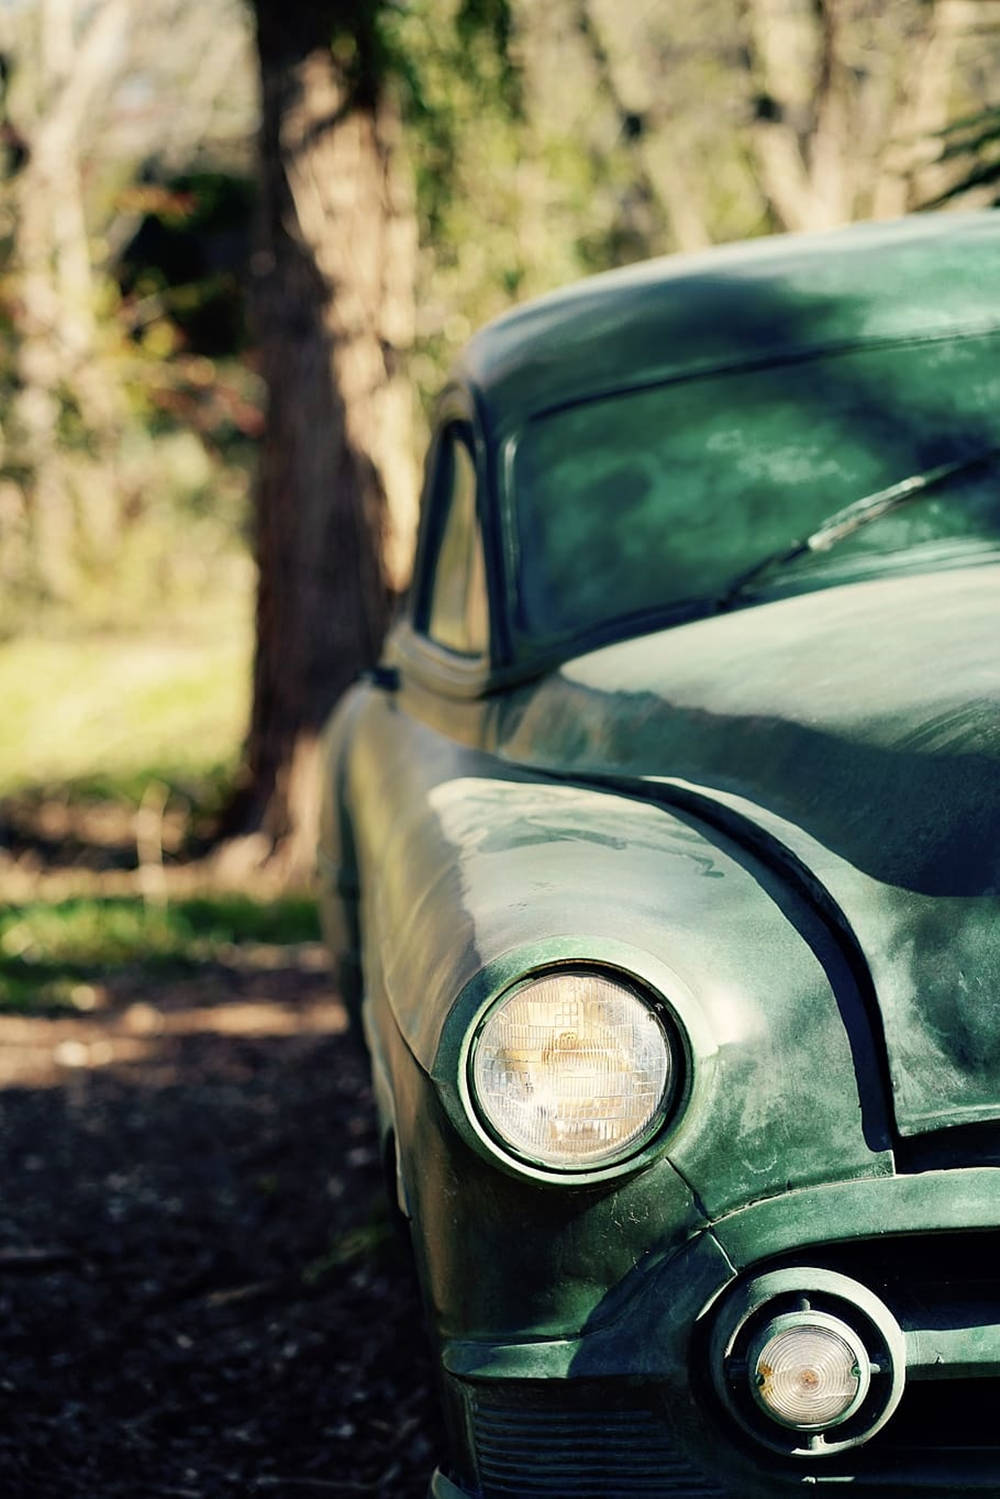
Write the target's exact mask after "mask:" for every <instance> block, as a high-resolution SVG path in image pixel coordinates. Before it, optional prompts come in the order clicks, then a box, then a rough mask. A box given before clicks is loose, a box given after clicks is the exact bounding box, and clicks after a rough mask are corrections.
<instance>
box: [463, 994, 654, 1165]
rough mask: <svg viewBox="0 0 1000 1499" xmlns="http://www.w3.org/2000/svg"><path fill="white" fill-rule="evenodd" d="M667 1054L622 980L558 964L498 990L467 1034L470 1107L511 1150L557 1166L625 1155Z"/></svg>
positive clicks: (645, 1116) (643, 1122)
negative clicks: (471, 1037) (470, 1042)
mask: <svg viewBox="0 0 1000 1499" xmlns="http://www.w3.org/2000/svg"><path fill="white" fill-rule="evenodd" d="M673 1071H674V1063H673V1058H672V1055H671V1047H670V1042H669V1040H668V1037H667V1032H666V1029H665V1027H664V1024H663V1022H662V1021H661V1019H660V1017H659V1016H658V1015H657V1013H656V1011H655V1010H653V1009H652V1008H651V1007H650V1005H648V1004H647V1003H645V1002H644V1001H643V1000H642V999H640V998H639V996H638V995H637V994H634V993H633V992H632V990H631V989H628V988H626V987H625V985H624V984H620V983H617V982H616V981H615V980H613V979H611V978H608V977H606V976H605V975H603V974H599V973H587V972H572V971H569V970H565V969H564V970H559V971H558V972H555V973H549V974H545V975H544V976H542V977H540V978H536V979H531V980H529V981H528V982H527V983H525V984H522V985H521V986H520V987H519V988H517V989H514V990H513V991H512V992H511V993H510V994H508V995H506V996H504V997H502V998H501V999H500V1000H499V1001H498V1002H497V1003H496V1004H495V1005H494V1006H493V1008H492V1009H491V1010H490V1011H489V1013H488V1014H487V1016H486V1018H485V1020H484V1021H483V1023H482V1026H481V1027H480V1030H479V1033H478V1035H477V1037H476V1039H475V1043H474V1047H473V1052H472V1067H471V1083H472V1094H473V1099H474V1102H475V1105H476V1108H477V1110H478V1112H479V1114H480V1116H481V1118H482V1119H483V1121H484V1122H485V1123H486V1124H487V1126H488V1127H489V1128H490V1130H491V1131H492V1132H493V1133H494V1134H495V1135H496V1136H498V1137H499V1139H500V1140H501V1141H502V1142H503V1143H504V1144H505V1145H507V1146H508V1147H509V1148H510V1149H511V1150H513V1151H514V1152H515V1153H516V1154H518V1155H521V1156H525V1157H527V1158H528V1159H529V1160H531V1161H534V1162H536V1163H538V1164H540V1165H543V1166H551V1167H554V1168H556V1169H559V1170H573V1169H577V1170H587V1169H588V1168H594V1167H598V1166H603V1165H607V1164H609V1163H610V1162H612V1161H615V1160H618V1159H620V1158H621V1157H622V1156H623V1155H627V1154H628V1153H629V1152H630V1149H632V1148H634V1147H636V1146H637V1144H639V1143H640V1142H642V1140H643V1139H644V1137H645V1136H646V1135H647V1134H648V1132H649V1130H650V1127H651V1126H652V1125H654V1124H655V1122H656V1121H658V1119H659V1117H660V1116H661V1113H662V1108H663V1103H664V1100H665V1098H666V1097H667V1094H668V1092H669V1090H670V1086H671V1083H672V1081H673Z"/></svg>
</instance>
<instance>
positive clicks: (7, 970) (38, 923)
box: [0, 895, 319, 1011]
mask: <svg viewBox="0 0 1000 1499" xmlns="http://www.w3.org/2000/svg"><path fill="white" fill-rule="evenodd" d="M318 938H319V928H318V924H317V918H316V909H315V904H314V902H313V901H311V900H309V899H307V898H306V897H304V896H303V897H298V896H288V897H285V898H283V899H281V900H276V901H267V902H265V901H257V900H253V899H251V898H250V897H249V896H239V895H219V896H200V897H197V898H193V899H188V900H179V901H176V902H174V903H172V904H171V905H169V906H146V905H145V904H144V903H143V901H142V900H141V899H139V897H134V898H132V897H120V898H114V899H99V898H94V899H76V900H66V901H59V902H57V903H51V902H46V901H32V902H30V903H27V904H24V905H20V906H9V907H7V908H6V909H5V910H3V911H0V1010H7V1011H12V1010H15V1011H17V1010H21V1011H26V1010H37V1009H38V1008H39V1007H44V1008H46V1009H63V1008H65V1009H68V1010H76V1009H79V1008H81V999H82V1001H83V1003H84V1004H86V1002H87V991H88V989H89V988H90V987H91V986H93V985H94V984H95V983H100V982H101V981H102V980H103V979H106V978H107V977H108V976H109V975H110V974H111V973H113V971H114V970H115V969H116V968H121V967H124V966H133V965H141V966H142V967H143V969H144V970H146V971H148V972H151V973H159V974H164V975H165V974H169V973H170V972H172V971H182V970H184V969H189V968H191V967H193V966H195V965H197V964H199V963H205V962H212V961H225V960H226V958H228V957H230V956H231V954H232V949H233V947H234V946H238V945H240V944H247V943H254V944H259V943H268V944H275V945H286V944H291V943H298V942H313V941H316V940H318Z"/></svg>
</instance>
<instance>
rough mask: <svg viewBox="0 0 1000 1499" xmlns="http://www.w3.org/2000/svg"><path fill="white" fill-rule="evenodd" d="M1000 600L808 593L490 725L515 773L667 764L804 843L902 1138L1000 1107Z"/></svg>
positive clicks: (939, 592)
mask: <svg viewBox="0 0 1000 1499" xmlns="http://www.w3.org/2000/svg"><path fill="white" fill-rule="evenodd" d="M998 607H1000V566H996V565H993V566H991V565H984V566H981V567H976V568H972V569H963V570H960V571H954V572H952V571H947V572H944V573H940V574H936V575H933V576H926V575H920V576H918V577H915V578H892V579H888V580H878V581H870V582H864V583H858V584H855V585H853V586H851V587H844V588H839V589H831V590H825V591H823V592H822V593H811V594H807V595H805V596H803V597H800V598H796V599H789V600H784V601H779V602H775V603H771V604H767V605H763V606H761V607H759V608H757V609H755V610H753V611H752V612H751V613H748V614H741V615H739V616H733V615H724V616H721V617H718V618H714V619H710V620H705V621H699V622H696V623H694V624H690V625H686V626H681V627H678V628H676V629H674V630H672V631H669V632H665V633H663V634H655V635H649V636H644V637H642V638H640V639H639V640H636V641H631V642H626V643H623V644H621V645H617V646H609V647H607V648H606V649H605V650H603V651H601V652H598V653H596V654H594V655H593V656H590V657H586V658H583V659H577V660H575V661H572V662H569V663H567V664H566V665H564V666H563V667H562V668H561V669H560V671H559V672H558V673H555V674H553V675H551V676H549V677H547V678H545V679H543V681H542V682H541V683H540V684H538V685H537V686H532V687H528V688H525V689H524V690H522V691H521V692H519V693H513V694H508V695H507V696H505V697H504V699H503V700H502V701H501V702H500V703H499V704H498V705H497V710H496V719H495V721H494V724H493V725H492V726H491V728H492V736H491V737H493V740H494V742H495V744H496V746H497V748H498V751H499V752H500V753H501V754H502V755H503V756H504V758H509V759H511V760H512V761H514V762H516V763H520V764H522V765H523V764H532V765H536V766H538V768H539V769H545V770H552V769H554V768H556V767H558V769H559V771H560V772H561V773H562V774H565V775H568V776H576V777H602V778H608V779H615V780H618V781H620V782H629V783H638V782H641V781H643V780H644V779H646V778H648V777H655V776H657V775H659V774H660V767H662V766H663V765H669V766H670V767H671V770H672V772H673V774H674V776H675V777H677V778H678V779H681V780H691V781H692V782H694V781H696V782H697V783H698V785H699V786H700V787H701V788H702V789H703V791H704V792H705V794H706V797H707V798H711V796H712V794H713V792H714V791H716V790H718V791H722V792H726V793H730V794H731V795H734V796H737V797H740V798H741V799H742V800H743V802H744V803H745V804H748V806H747V808H746V811H747V815H749V816H751V817H753V816H754V814H753V812H752V811H751V810H750V808H760V809H761V811H763V812H766V813H770V814H772V817H773V818H775V819H781V821H782V823H783V825H785V826H787V827H788V828H790V829H791V830H799V835H800V836H798V837H797V838H796V836H795V833H794V831H792V832H791V833H788V834H786V835H785V836H786V837H787V838H789V839H790V840H791V841H792V842H793V843H795V844H797V846H798V852H799V854H800V857H803V858H805V860H806V862H807V863H808V864H809V865H810V867H812V868H813V872H814V873H815V874H817V876H818V877H819V878H821V879H822V880H823V881H824V883H825V885H826V887H827V888H828V889H829V891H830V893H831V895H832V897H833V898H834V900H835V901H836V902H837V904H838V905H839V907H840V909H841V911H842V912H843V913H844V916H845V918H846V920H847V922H848V923H849V924H850V926H851V927H852V929H853V930H854V931H855V933H856V934H857V935H858V937H859V939H860V941H861V945H862V947H863V949H864V952H865V955H866V958H867V961H868V964H869V966H870V968H871V971H872V973H873V977H874V982H875V989H876V994H877V997H878V1003H879V1010H880V1014H881V1019H882V1024H883V1026H884V1028H885V1033H886V1040H887V1045H888V1050H889V1061H890V1070H891V1073H892V1080H893V1093H894V1101H895V1112H896V1120H897V1123H898V1126H899V1129H900V1131H901V1132H902V1133H904V1134H908V1133H915V1132H919V1131H920V1130H922V1129H933V1128H938V1127H941V1126H943V1125H945V1124H947V1123H949V1122H954V1123H961V1122H968V1121H973V1120H979V1119H986V1118H995V1117H997V1116H998V1114H1000V1003H998V1000H997V996H1000V923H998V920H997V916H998V910H1000V904H998V901H1000V643H998V639H997V634H996V630H997V614H998ZM720 658H723V659H725V660H726V662H727V670H726V672H725V673H724V674H720V673H719V671H718V669H717V663H718V661H719V659H720ZM713 663H714V665H713ZM665 794H666V795H667V797H668V799H669V792H666V793H665ZM773 825H774V823H773V822H772V826H773ZM801 835H805V836H804V837H803V836H801ZM807 845H808V846H809V848H810V852H809V853H808V854H806V853H805V852H804V850H805V849H806V847H807ZM814 849H818V850H820V851H822V852H821V853H820V855H819V857H817V855H816V854H815V853H813V852H812V851H811V850H814ZM818 866H821V867H818ZM945 935H946V940H942V937H943V936H945Z"/></svg>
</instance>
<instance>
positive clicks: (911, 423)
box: [514, 334, 1000, 641]
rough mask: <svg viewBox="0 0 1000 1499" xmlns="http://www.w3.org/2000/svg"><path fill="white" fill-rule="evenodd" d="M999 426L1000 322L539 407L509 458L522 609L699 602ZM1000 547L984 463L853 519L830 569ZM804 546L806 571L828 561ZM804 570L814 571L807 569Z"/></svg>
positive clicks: (544, 618) (592, 621) (544, 635)
mask: <svg viewBox="0 0 1000 1499" xmlns="http://www.w3.org/2000/svg"><path fill="white" fill-rule="evenodd" d="M998 443H1000V335H998V334H989V335H978V336H975V337H965V338H960V339H959V338H955V339H947V340H938V341H928V342H925V343H920V344H911V345H906V346H895V347H885V348H878V347H875V348H869V349H865V350H861V351H854V352H849V353H843V354H838V355H835V356H826V357H823V358H816V359H811V360H808V361H805V360H804V361H801V362H798V363H789V364H785V365H781V366H777V367H770V368H767V369H761V370H753V371H746V370H744V371H739V372H734V373H731V374H724V375H718V374H717V375H713V376H706V377H703V378H698V379H690V380H687V381H683V382H675V383H672V384H670V385H663V386H657V387H654V388H650V389H646V390H641V391H633V392H628V393H625V394H623V395H617V396H613V397H606V398H601V399H599V400H594V401H589V402H586V403H581V404H579V405H575V406H572V407H568V408H566V409H564V410H561V411H556V412H551V413H549V414H547V415H545V416H542V417H539V418H537V419H536V420H534V421H533V422H531V423H530V424H529V426H528V427H527V429H526V430H525V432H524V433H523V434H522V436H521V438H520V441H519V443H518V446H517V451H516V456H515V463H514V512H515V515H514V518H515V524H516V535H517V559H518V562H517V584H518V589H517V592H518V624H519V626H520V628H521V630H522V631H524V632H525V633H527V634H529V635H531V636H533V637H534V638H536V639H541V640H546V641H555V640H560V639H564V638H568V637H572V636H576V635H580V634H584V633H590V632H592V631H594V630H601V629H607V628H608V627H611V628H612V630H613V627H614V625H615V623H616V622H618V621H621V622H623V623H624V621H626V620H628V619H634V618H635V617H636V616H642V615H644V614H648V615H650V616H653V617H656V616H659V617H663V616H664V615H669V614H670V612H671V611H672V610H675V609H677V610H683V609H684V608H685V607H686V606H689V605H697V604H698V602H699V601H700V602H702V603H703V604H704V605H705V606H706V607H711V606H713V605H714V603H715V602H716V601H717V600H719V599H720V598H722V597H724V596H725V594H726V592H727V589H728V588H729V586H730V585H731V583H732V581H733V579H735V578H738V577H740V576H741V575H742V574H745V573H747V572H748V571H749V570H753V569H754V568H755V565H756V564H757V563H758V562H759V561H760V560H761V559H763V558H765V557H767V556H769V555H770V554H771V553H775V552H779V551H780V550H781V549H782V548H785V547H787V546H788V545H789V544H790V543H791V542H792V541H794V539H795V538H796V537H801V536H805V535H808V534H809V533H810V532H811V531H813V530H814V529H815V528H817V527H819V526H821V525H822V523H823V522H824V521H825V520H826V519H827V518H828V517H829V516H830V515H832V514H834V513H836V512H837V511H839V510H840V509H842V508H843V507H844V506H847V505H849V504H851V503H852V502H853V501H855V500H857V499H858V498H859V497H861V496H864V495H869V494H874V493H876V492H877V491H879V490H881V489H884V488H886V487H888V486H890V485H893V484H895V483H897V482H898V481H899V480H900V479H902V478H905V477H907V476H908V475H912V474H918V473H922V472H926V471H928V470H931V469H933V468H936V467H938V466H941V465H946V464H952V463H956V464H957V463H958V461H959V460H962V459H965V458H972V457H974V456H975V455H976V454H977V453H981V452H983V451H984V450H986V449H988V448H991V447H994V446H996V445H997V444H998ZM984 546H985V547H987V548H990V547H1000V498H998V480H997V474H996V471H995V469H994V470H992V471H990V472H988V473H984V472H983V470H982V469H977V468H975V466H973V467H972V468H970V469H968V470H965V469H963V470H960V471H958V472H956V473H955V475H954V476H953V477H950V478H949V479H948V480H947V482H945V483H943V484H940V485H936V486H935V487H934V488H933V491H932V492H929V493H928V495H927V497H926V499H922V500H921V501H920V502H919V503H912V504H909V505H907V506H906V507H905V508H900V509H896V510H893V511H892V512H891V513H887V514H886V515H885V516H884V517H880V518H878V519H877V520H874V521H872V523H871V524H869V525H866V526H865V527H864V528H862V529H859V530H857V531H856V532H854V534H852V535H851V536H850V539H849V540H848V541H845V542H844V543H843V545H842V546H839V547H838V548H837V549H836V552H835V554H834V556H835V558H836V561H837V565H838V568H839V569H840V571H841V572H843V571H844V569H845V567H850V566H852V565H853V566H854V567H855V569H856V570H858V569H859V568H860V570H861V571H863V570H864V563H865V560H867V562H868V565H869V567H871V566H873V565H877V566H878V567H879V568H881V569H883V570H884V569H885V568H887V567H889V566H898V565H899V559H900V557H901V556H903V557H904V558H905V557H907V556H909V557H912V558H914V560H919V559H918V558H917V557H916V554H917V553H918V552H919V553H920V555H921V556H922V557H923V558H924V561H925V562H926V565H929V566H933V565H934V563H935V558H936V557H941V558H942V559H946V560H947V561H948V562H949V563H953V562H954V561H955V559H956V555H958V556H959V557H961V556H964V555H966V554H967V555H969V556H971V555H974V554H975V555H982V551H983V548H984ZM823 565H824V564H823V561H822V554H821V555H820V559H819V560H818V561H817V560H813V559H810V566H811V568H812V569H813V570H815V568H816V567H819V566H823ZM804 586H810V585H809V584H808V583H807V584H805V585H804Z"/></svg>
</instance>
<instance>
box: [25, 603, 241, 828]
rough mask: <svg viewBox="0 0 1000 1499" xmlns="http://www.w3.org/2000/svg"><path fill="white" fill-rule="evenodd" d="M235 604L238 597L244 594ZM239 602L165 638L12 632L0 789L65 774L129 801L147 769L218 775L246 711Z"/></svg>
mask: <svg viewBox="0 0 1000 1499" xmlns="http://www.w3.org/2000/svg"><path fill="white" fill-rule="evenodd" d="M244 602H245V601H244ZM247 616H248V610H247V609H246V608H245V607H241V608H240V609H238V610H237V609H236V608H235V607H234V609H233V610H232V611H227V623H226V624H225V626H224V627H221V626H218V625H217V626H216V628H214V630H212V631H205V630H199V629H198V628H197V622H193V624H192V630H191V634H190V636H187V635H184V636H179V637H176V638H169V639H164V638H141V637H140V638H134V637H133V638H123V637H119V636H98V637H84V638H82V639H60V640H55V639H28V638H22V639H16V640H10V641H6V642H4V643H3V644H2V645H0V705H2V711H0V794H8V793H11V792H17V791H20V790H24V789H25V788H28V787H42V786H52V785H56V784H60V783H61V784H66V783H69V784H70V785H72V786H73V787H75V788H77V789H78V790H79V792H80V794H83V795H90V796H98V795H108V794H112V795H121V796H123V797H125V798H127V799H129V800H133V801H134V800H136V799H138V797H140V796H141V794H142V786H143V785H144V784H145V783H146V782H147V781H148V780H149V779H150V777H151V776H154V775H155V776H157V777H159V778H160V779H163V780H166V781H168V782H171V783H173V782H176V781H178V780H184V779H185V778H193V779H195V780H199V779H200V778H202V777H208V778H210V779H212V778H217V777H218V776H219V775H220V774H222V773H224V772H226V771H228V772H229V773H231V772H232V770H233V768H234V767H235V765H236V762H237V759H238V755H239V749H240V744H241V740H242V736H243V734H244V733H245V730H246V724H247V716H248V711H249V684H250V662H251V651H252V640H251V632H250V626H249V619H248V617H247Z"/></svg>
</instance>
